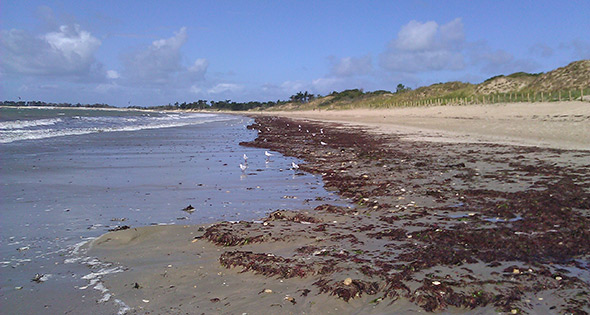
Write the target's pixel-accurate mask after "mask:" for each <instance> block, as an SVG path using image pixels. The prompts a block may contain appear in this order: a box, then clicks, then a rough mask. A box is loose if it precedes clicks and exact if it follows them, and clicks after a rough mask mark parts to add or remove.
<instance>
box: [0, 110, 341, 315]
mask: <svg viewBox="0 0 590 315" xmlns="http://www.w3.org/2000/svg"><path fill="white" fill-rule="evenodd" d="M251 123H252V119H250V118H247V117H242V116H233V115H223V114H202V113H180V112H156V111H123V110H90V109H78V108H0V198H1V199H0V206H1V207H0V272H1V274H2V276H1V277H0V303H1V307H2V309H3V310H4V311H5V312H8V313H12V312H15V313H40V312H50V313H63V312H74V313H80V312H83V313H86V312H94V313H113V312H114V313H116V312H117V311H120V310H121V305H117V303H114V302H113V301H109V300H108V299H107V300H106V301H104V299H105V297H108V294H105V292H104V291H101V290H103V288H101V287H99V284H96V282H95V283H93V286H92V287H89V285H88V279H89V274H90V271H89V269H88V268H87V266H86V265H84V264H81V263H79V262H80V257H76V255H78V253H77V251H78V248H79V245H80V244H83V243H84V242H86V241H87V240H89V239H92V238H94V237H97V236H100V235H101V234H103V233H106V232H107V231H108V230H110V229H116V228H119V227H121V226H124V225H127V226H131V227H139V226H146V225H152V224H206V223H212V222H216V221H220V220H233V221H237V220H256V219H259V218H262V217H264V216H265V215H266V214H267V213H268V212H270V211H273V210H276V209H309V208H313V207H315V206H316V205H318V204H321V203H325V202H328V201H337V197H335V196H333V195H332V194H330V193H328V192H326V191H325V190H324V189H323V186H322V183H321V179H320V178H317V177H314V176H312V175H309V174H302V173H300V172H296V171H294V170H291V169H290V165H291V162H292V161H295V160H294V159H292V158H287V157H283V156H281V155H280V154H278V153H276V152H275V154H274V155H273V156H272V157H271V158H270V159H269V158H267V157H266V156H265V155H264V150H263V149H256V148H248V147H242V146H239V143H240V142H241V141H250V140H253V139H254V138H255V137H256V131H253V130H248V129H246V126H247V125H249V124H251ZM244 154H246V155H247V156H248V160H247V165H248V168H247V169H246V170H245V171H242V170H241V169H240V167H239V165H240V163H242V164H245V161H244V157H243V155H244ZM295 162H299V161H295ZM188 205H191V206H192V207H194V209H195V211H194V212H192V213H189V212H186V211H183V210H182V209H184V208H185V207H187V206H188ZM85 261H86V262H88V260H87V259H86V260H85ZM36 275H38V276H41V277H42V279H41V281H39V282H37V281H32V279H33V278H35V276H36ZM92 288H94V289H97V290H93V289H92ZM101 301H102V302H101ZM99 302H100V303H99ZM4 311H3V312H4Z"/></svg>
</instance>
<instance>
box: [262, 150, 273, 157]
mask: <svg viewBox="0 0 590 315" xmlns="http://www.w3.org/2000/svg"><path fill="white" fill-rule="evenodd" d="M264 155H266V157H267V158H269V157H271V156H273V155H274V154H272V153H270V152H268V151H264Z"/></svg>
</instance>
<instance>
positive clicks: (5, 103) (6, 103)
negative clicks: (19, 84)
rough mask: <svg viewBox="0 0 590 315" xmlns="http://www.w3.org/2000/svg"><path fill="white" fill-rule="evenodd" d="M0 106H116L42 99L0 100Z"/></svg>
mask: <svg viewBox="0 0 590 315" xmlns="http://www.w3.org/2000/svg"><path fill="white" fill-rule="evenodd" d="M0 106H40V107H41V106H50V107H89V108H116V107H115V106H111V105H108V104H98V103H96V104H80V103H76V104H70V103H48V102H42V101H2V102H0Z"/></svg>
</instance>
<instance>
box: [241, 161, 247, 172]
mask: <svg viewBox="0 0 590 315" xmlns="http://www.w3.org/2000/svg"><path fill="white" fill-rule="evenodd" d="M247 168H248V166H246V165H244V164H242V163H240V169H241V170H242V172H245V171H246V169H247Z"/></svg>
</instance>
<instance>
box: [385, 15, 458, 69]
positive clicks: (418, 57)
mask: <svg viewBox="0 0 590 315" xmlns="http://www.w3.org/2000/svg"><path fill="white" fill-rule="evenodd" d="M464 41H465V35H464V31H463V23H462V21H461V19H459V18H457V19H455V20H453V21H451V22H449V23H447V24H444V25H441V26H439V25H438V23H436V22H434V21H428V22H425V23H421V22H418V21H410V22H409V23H408V24H406V25H404V26H403V27H402V28H401V30H400V31H399V33H398V36H397V38H395V39H394V40H392V41H391V42H390V44H389V47H388V48H387V50H386V51H385V52H383V53H382V54H381V55H380V65H381V67H383V68H384V69H385V70H387V71H392V72H420V71H438V70H460V69H463V68H464V67H465V60H464V59H465V58H464V55H463V51H462V50H463V46H464Z"/></svg>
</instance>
